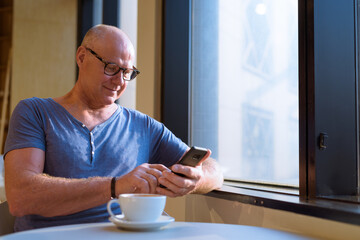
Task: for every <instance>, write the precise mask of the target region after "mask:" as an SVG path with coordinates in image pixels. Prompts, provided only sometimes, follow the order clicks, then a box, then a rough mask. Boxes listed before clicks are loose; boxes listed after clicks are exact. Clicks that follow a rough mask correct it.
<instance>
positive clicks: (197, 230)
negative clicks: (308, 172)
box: [0, 222, 309, 240]
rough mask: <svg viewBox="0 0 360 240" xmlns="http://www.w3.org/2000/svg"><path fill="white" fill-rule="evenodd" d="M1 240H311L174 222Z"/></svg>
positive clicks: (59, 230)
mask: <svg viewBox="0 0 360 240" xmlns="http://www.w3.org/2000/svg"><path fill="white" fill-rule="evenodd" d="M0 239H1V240H20V239H21V240H23V239H26V240H32V239H34V240H35V239H36V240H45V239H51V240H56V239H59V240H71V239H77V240H78V239H84V240H91V239H96V240H99V239H100V240H105V239H106V240H111V239H116V240H119V239H129V240H133V239H134V240H136V239H149V240H153V239H176V240H188V239H196V240H212V239H214V240H220V239H266V240H270V239H276V240H281V239H284V240H293V239H294V240H295V239H309V238H306V237H302V236H299V235H295V234H291V233H287V232H283V231H277V230H272V229H267V228H262V227H252V226H244V225H233V224H217V223H195V222H172V223H170V224H169V225H167V226H165V227H163V228H161V229H159V230H157V231H146V232H135V231H125V230H121V229H118V228H117V227H116V226H115V225H114V224H113V223H90V224H76V225H67V226H59V227H49V228H42V229H36V230H30V231H23V232H18V233H12V234H8V235H5V236H2V237H0Z"/></svg>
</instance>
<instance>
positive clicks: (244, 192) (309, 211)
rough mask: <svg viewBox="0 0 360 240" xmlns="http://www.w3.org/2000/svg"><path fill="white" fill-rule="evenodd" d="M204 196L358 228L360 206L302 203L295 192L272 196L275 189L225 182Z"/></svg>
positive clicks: (323, 202) (336, 202)
mask: <svg viewBox="0 0 360 240" xmlns="http://www.w3.org/2000/svg"><path fill="white" fill-rule="evenodd" d="M206 195H207V196H210V197H215V198H221V199H225V200H231V201H238V202H241V203H245V204H252V205H256V206H261V207H266V208H271V209H277V210H283V211H288V212H293V213H298V214H303V215H308V216H312V217H318V218H324V219H328V220H334V221H339V222H343V223H349V224H354V225H360V205H359V204H356V203H347V202H339V201H333V200H324V199H317V200H302V199H300V197H299V196H298V195H296V194H294V193H289V192H286V193H275V192H274V189H273V190H272V191H269V190H255V189H249V188H247V187H246V186H245V187H243V186H241V185H238V186H234V184H233V183H231V182H225V183H224V185H223V187H222V188H221V189H219V190H215V191H212V192H210V193H208V194H206Z"/></svg>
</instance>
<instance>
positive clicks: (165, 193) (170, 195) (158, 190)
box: [156, 187, 180, 198]
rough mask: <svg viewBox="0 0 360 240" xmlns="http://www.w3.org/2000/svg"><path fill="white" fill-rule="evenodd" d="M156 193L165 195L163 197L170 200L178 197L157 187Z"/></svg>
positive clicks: (165, 189)
mask: <svg viewBox="0 0 360 240" xmlns="http://www.w3.org/2000/svg"><path fill="white" fill-rule="evenodd" d="M156 192H157V194H160V195H165V196H167V197H171V198H174V197H180V196H179V195H177V194H175V193H174V192H172V191H170V190H168V189H167V188H161V187H157V188H156Z"/></svg>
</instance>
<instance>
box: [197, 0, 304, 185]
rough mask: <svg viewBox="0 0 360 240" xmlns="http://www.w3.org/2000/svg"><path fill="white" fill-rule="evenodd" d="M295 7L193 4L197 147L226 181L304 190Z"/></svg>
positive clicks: (211, 0) (291, 2) (267, 0)
mask: <svg viewBox="0 0 360 240" xmlns="http://www.w3.org/2000/svg"><path fill="white" fill-rule="evenodd" d="M297 19H298V18H297V0H247V1H238V0H221V1H218V0H196V1H192V31H191V34H192V44H191V47H192V57H191V65H192V67H191V79H192V80H191V99H190V102H191V129H190V136H191V144H192V145H198V146H203V147H208V148H211V149H212V151H213V155H212V156H213V157H214V158H215V159H217V160H218V161H219V162H220V163H221V165H222V167H223V170H224V175H225V177H226V178H230V179H238V180H246V181H261V182H270V183H278V184H289V185H295V186H298V182H299V181H298V178H299V175H298V172H299V141H298V138H299V137H298V136H299V134H298V122H299V120H298V20H297Z"/></svg>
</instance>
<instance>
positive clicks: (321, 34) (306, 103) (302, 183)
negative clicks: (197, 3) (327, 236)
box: [162, 0, 360, 225]
mask: <svg viewBox="0 0 360 240" xmlns="http://www.w3.org/2000/svg"><path fill="white" fill-rule="evenodd" d="M163 4H164V5H163V21H164V22H163V43H164V44H163V58H162V60H163V72H162V73H163V75H162V76H163V88H162V91H163V95H162V121H163V122H164V124H165V125H166V126H167V127H168V128H169V129H170V130H171V131H173V132H174V134H175V135H177V136H178V137H180V138H181V139H182V140H183V141H184V142H186V143H190V142H189V136H190V135H189V117H190V116H189V113H190V106H189V104H190V101H189V99H190V89H189V82H190V77H191V75H190V66H191V0H170V1H169V0H164V1H163ZM355 6H357V0H344V1H336V0H329V1H319V0H305V1H301V0H299V1H298V11H299V14H298V16H299V195H298V196H294V195H291V194H283V193H275V192H272V191H271V192H269V191H259V190H256V187H255V188H254V189H253V190H249V189H246V188H244V187H241V184H240V186H231V185H233V184H231V183H229V182H226V181H225V184H224V187H223V188H222V189H221V190H217V191H213V192H211V193H209V194H208V195H209V196H212V197H218V198H224V199H228V200H236V201H240V202H243V203H249V204H254V205H260V206H264V207H270V208H275V209H281V210H286V211H292V212H296V213H300V214H305V215H311V216H316V217H322V218H326V219H332V220H336V221H342V222H346V223H352V224H356V225H360V221H359V220H358V219H359V216H360V208H359V205H358V203H354V202H353V201H351V199H350V201H349V199H348V198H342V197H341V196H342V195H347V196H351V195H354V194H358V182H359V176H358V171H357V168H359V166H358V160H357V155H358V149H357V145H358V139H357V136H356V132H358V124H357V122H358V121H359V120H358V110H357V109H356V104H357V101H358V99H357V95H358V72H357V71H358V65H357V64H358V60H357V53H358V49H357V43H356V41H357V35H356V28H357V9H356V7H355ZM344 26H346V27H344ZM349 36H350V40H349ZM351 36H352V37H351ZM329 49H331V50H332V51H329ZM174 56H175V57H174ZM329 66H330V67H329ZM339 77H341V79H342V81H339V80H338V79H339ZM344 79H345V80H344ZM349 89H350V90H351V89H354V90H353V91H351V92H350V93H349V94H345V96H344V92H345V93H346V91H349ZM329 102H330V104H329ZM179 103H181V104H179ZM342 106H347V107H346V108H345V109H344V108H343V107H342ZM335 107H336V108H335ZM334 108H335V109H334ZM334 111H336V112H338V113H339V114H334V113H333V112H334ZM344 115H345V116H346V117H342V116H344ZM339 123H340V126H341V127H338V125H337V124H339ZM320 133H326V134H327V136H328V138H327V139H326V142H325V144H326V145H327V148H326V149H320V147H319V140H320V139H319V135H320ZM339 159H341V161H339ZM329 166H330V167H329ZM354 166H355V167H354ZM334 175H335V177H334ZM339 196H340V197H339ZM336 199H337V200H339V201H336ZM294 206H295V207H294Z"/></svg>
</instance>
